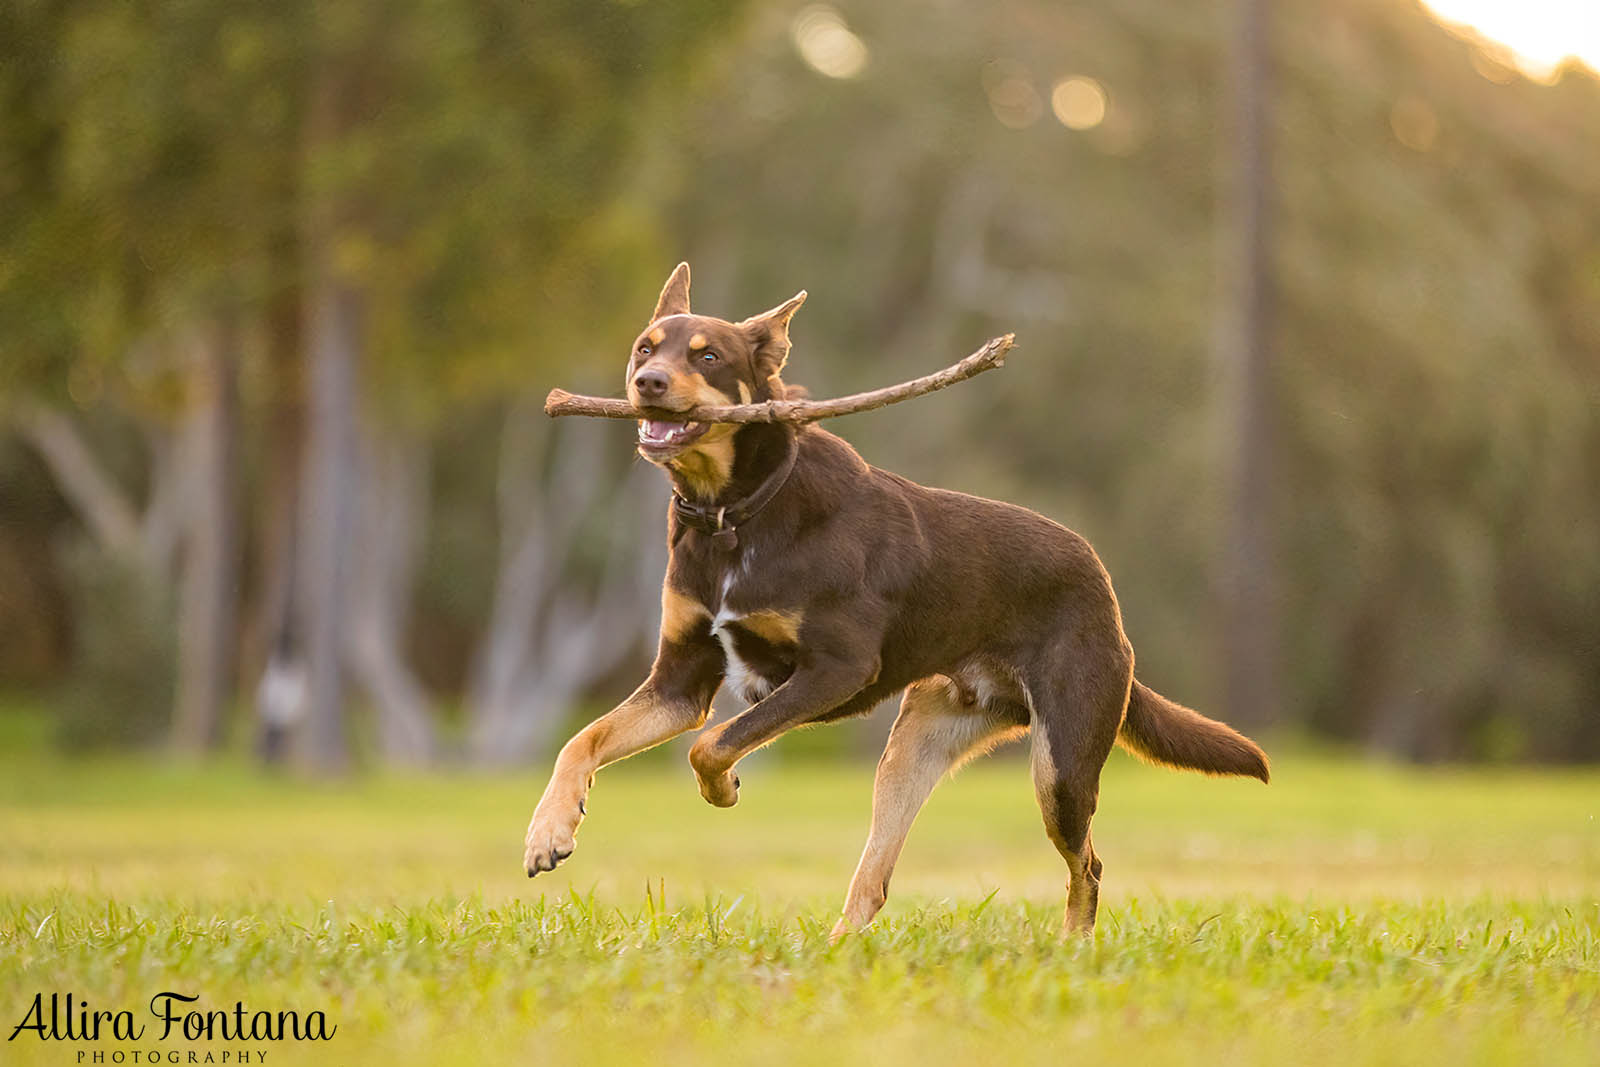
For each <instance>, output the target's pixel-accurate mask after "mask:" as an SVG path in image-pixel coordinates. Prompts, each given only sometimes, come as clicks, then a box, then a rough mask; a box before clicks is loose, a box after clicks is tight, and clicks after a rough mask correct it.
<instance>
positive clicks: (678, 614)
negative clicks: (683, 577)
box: [661, 585, 711, 641]
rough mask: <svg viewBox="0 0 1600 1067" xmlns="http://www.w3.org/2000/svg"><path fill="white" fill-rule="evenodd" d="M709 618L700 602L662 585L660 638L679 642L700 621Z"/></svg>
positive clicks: (708, 612) (707, 611)
mask: <svg viewBox="0 0 1600 1067" xmlns="http://www.w3.org/2000/svg"><path fill="white" fill-rule="evenodd" d="M710 618H711V612H710V610H709V609H707V608H706V606H705V605H704V604H702V603H700V601H698V600H696V599H694V598H693V597H691V596H688V595H686V594H684V593H680V592H678V591H677V590H676V589H674V588H672V586H670V585H662V587H661V636H663V637H665V638H666V639H667V640H669V641H677V640H681V639H682V638H683V637H684V636H685V635H687V634H688V633H689V632H690V631H691V630H693V629H694V628H695V627H696V626H697V625H699V623H700V621H701V620H702V619H710Z"/></svg>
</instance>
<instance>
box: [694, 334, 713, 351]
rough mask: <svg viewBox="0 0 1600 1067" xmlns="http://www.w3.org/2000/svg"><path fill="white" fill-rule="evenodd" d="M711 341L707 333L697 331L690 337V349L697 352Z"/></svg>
mask: <svg viewBox="0 0 1600 1067" xmlns="http://www.w3.org/2000/svg"><path fill="white" fill-rule="evenodd" d="M710 343H711V342H709V341H707V340H706V335H705V334H703V333H697V334H695V335H694V336H693V337H691V338H689V350H690V351H691V352H697V351H699V350H700V349H702V348H704V347H705V346H706V345H708V344H710Z"/></svg>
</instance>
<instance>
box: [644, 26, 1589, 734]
mask: <svg viewBox="0 0 1600 1067" xmlns="http://www.w3.org/2000/svg"><path fill="white" fill-rule="evenodd" d="M840 7H841V9H842V11H843V13H844V17H845V18H846V19H847V20H848V21H849V23H850V25H851V26H852V27H853V29H854V30H855V31H856V32H857V33H859V34H860V35H861V38H862V40H863V41H864V42H865V44H866V46H867V47H868V48H869V49H870V61H869V62H868V64H867V66H866V67H865V68H864V70H863V71H862V73H861V75H860V76H859V77H858V78H856V79H854V80H834V79H828V78H822V77H819V76H818V75H817V73H816V72H814V71H812V70H810V69H808V67H807V66H806V65H805V63H804V62H802V59H801V56H800V55H799V53H798V52H797V49H796V48H795V45H794V40H793V38H794V37H795V36H796V35H797V34H799V33H800V32H801V23H799V22H791V21H790V20H789V19H787V18H785V17H782V16H783V9H782V8H781V7H779V6H776V5H774V6H772V7H769V8H768V9H766V17H765V18H763V19H761V20H758V21H754V22H752V24H751V26H750V28H749V29H748V31H747V33H746V36H745V37H744V38H743V40H742V41H741V44H740V47H739V49H738V50H737V52H736V53H735V54H736V56H737V59H730V60H729V61H728V62H727V64H726V65H724V66H722V67H719V68H717V71H716V77H715V78H714V79H713V80H711V81H710V82H709V83H708V86H707V90H706V92H705V93H704V94H703V96H702V97H701V98H700V99H698V100H697V101H696V102H695V104H694V106H692V107H686V108H684V109H683V110H682V112H681V113H680V114H679V115H678V116H677V118H676V122H675V123H674V124H673V125H672V126H671V127H670V129H669V130H668V131H667V133H666V134H665V135H664V136H663V137H662V138H661V139H660V140H659V141H658V143H657V146H656V147H657V157H656V158H657V159H658V161H659V162H657V163H656V164H655V165H656V166H658V167H660V168H662V169H663V170H664V171H665V173H667V174H671V175H675V176H676V177H677V183H676V184H674V185H670V186H665V187H662V188H661V190H660V193H659V196H660V203H661V210H662V211H663V213H664V214H665V215H666V216H667V217H669V218H674V219H676V220H678V228H677V232H678V233H679V234H680V240H681V243H682V246H683V247H685V248H687V249H688V250H689V253H690V254H691V255H692V256H693V257H694V258H695V259H696V260H697V263H699V264H704V266H701V268H700V270H699V272H698V273H697V275H696V277H697V280H700V279H706V280H707V281H708V282H709V284H710V285H713V286H720V290H714V291H717V293H718V299H717V300H716V302H715V303H713V304H709V305H707V306H709V307H711V308H712V309H713V310H726V311H728V312H729V313H731V314H735V315H739V314H744V313H747V312H749V311H752V310H754V309H757V308H761V307H765V306H768V305H770V304H771V303H773V302H774V301H775V300H777V299H780V298H781V297H782V296H784V295H786V294H787V293H789V292H790V291H792V290H793V289H794V288H796V287H797V286H801V285H804V286H807V287H809V289H810V292H811V300H810V301H809V302H808V303H807V305H806V308H805V310H804V311H803V312H802V314H801V315H800V316H799V318H798V319H797V321H796V326H795V333H796V345H795V351H794V354H793V357H792V359H791V364H790V366H791V370H790V375H789V376H790V377H791V378H792V379H794V380H797V381H801V382H804V383H806V384H808V385H810V386H812V387H813V388H814V390H816V391H817V392H818V393H819V394H820V395H829V394H832V393H834V392H837V391H845V390H847V389H853V388H857V387H860V386H864V385H868V384H879V383H883V382H888V381H892V380H895V379H897V378H900V377H905V376H907V375H908V374H910V373H914V370H913V368H915V369H917V370H920V369H925V368H928V367H932V366H936V365H938V364H939V363H940V362H941V361H942V359H943V358H944V357H946V356H947V355H949V354H952V353H959V352H961V351H965V350H966V349H967V348H968V347H969V346H970V343H971V342H973V341H975V340H977V339H981V338H983V337H986V336H989V335H991V334H993V333H996V332H999V331H1001V330H1015V331H1017V334H1018V340H1019V351H1018V352H1017V354H1016V356H1015V357H1014V358H1013V359H1012V360H1011V361H1010V363H1009V365H1008V369H1007V371H1006V373H1005V375H1003V376H999V377H996V378H993V379H986V380H984V381H983V382H982V383H980V384H979V385H977V386H975V387H971V388H966V389H962V390H955V391H952V392H950V393H948V394H945V395H943V396H940V397H934V398H930V399H927V400H923V401H919V402H918V406H917V410H916V411H915V412H913V411H911V410H909V409H905V410H901V411H898V412H885V413H882V414H880V415H877V416H874V417H873V418H872V419H870V420H846V421H844V422H843V423H841V424H840V428H841V430H842V431H843V432H844V433H845V434H846V435H847V436H849V437H851V438H852V439H853V440H855V441H857V442H858V443H860V444H861V446H862V447H863V449H864V451H865V452H866V454H867V456H868V458H869V459H872V460H873V461H874V462H879V463H881V464H883V465H885V466H889V467H891V468H893V469H895V470H898V471H901V472H902V473H905V474H908V475H910V476H912V477H916V478H919V479H922V480H927V481H931V482H933V483H935V484H943V485H947V486H950V487H952V488H959V489H965V490H968V491H971V492H977V493H982V494H984V495H989V496H1001V497H1005V498H1008V499H1015V500H1018V501H1020V502H1023V503H1028V504H1032V505H1034V506H1036V507H1038V508H1040V509H1041V510H1043V511H1045V512H1046V513H1047V514H1050V515H1051V516H1052V517H1055V518H1058V519H1060V520H1061V521H1063V522H1065V523H1066V524H1068V525H1070V526H1072V527H1074V528H1076V529H1079V530H1080V531H1082V532H1084V533H1085V534H1087V535H1088V536H1089V537H1090V540H1091V541H1093V542H1094V543H1095V545H1096V547H1097V548H1098V549H1099V550H1100V552H1101V553H1102V554H1103V556H1104V557H1105V559H1106V561H1107V563H1108V566H1109V567H1110V570H1111V573H1112V577H1113V579H1114V580H1115V582H1116V584H1117V589H1118V593H1119V596H1120V597H1121V600H1122V604H1123V609H1124V614H1125V617H1126V619H1127V623H1128V626H1129V631H1130V635H1131V636H1132V639H1133V643H1134V647H1135V649H1136V650H1137V651H1138V653H1139V656H1140V664H1141V670H1142V671H1144V672H1146V673H1147V676H1148V677H1150V678H1152V679H1154V680H1156V681H1157V682H1158V687H1159V688H1161V689H1163V690H1164V691H1169V692H1175V693H1179V694H1181V695H1183V697H1184V699H1186V700H1188V701H1190V702H1192V703H1194V704H1196V705H1197V706H1200V707H1205V708H1210V709H1212V710H1213V711H1214V712H1215V713H1217V714H1219V715H1221V716H1223V717H1227V714H1228V709H1226V708H1225V707H1222V706H1221V703H1220V700H1219V693H1220V671H1219V666H1218V664H1219V663H1220V660H1221V656H1220V651H1221V649H1220V644H1219V641H1218V635H1219V633H1220V628H1219V627H1217V626H1215V625H1210V624H1209V623H1210V620H1213V619H1215V618H1216V610H1215V608H1216V605H1215V590H1216V586H1217V582H1218V580H1219V577H1220V575H1219V574H1218V573H1217V567H1218V561H1220V560H1221V559H1222V558H1223V555H1224V554H1223V553H1222V551H1221V546H1220V538H1221V537H1222V536H1223V535H1224V534H1223V531H1224V529H1225V528H1226V527H1225V523H1224V522H1223V508H1224V506H1225V504H1224V501H1225V499H1226V494H1225V492H1224V489H1225V483H1224V480H1223V478H1222V475H1221V463H1222V461H1223V458H1224V456H1225V454H1226V453H1225V451H1224V449H1223V447H1222V445H1221V442H1222V440H1223V439H1224V438H1225V437H1226V434H1227V432H1228V431H1227V427H1226V426H1224V425H1223V424H1222V423H1221V422H1220V421H1219V420H1220V418H1221V416H1220V414H1219V390H1218V389H1217V383H1218V381H1219V380H1220V376H1221V375H1222V374H1223V373H1225V371H1224V370H1223V368H1222V367H1221V366H1220V365H1219V363H1218V362H1217V359H1216V356H1215V355H1214V352H1213V338H1214V336H1215V332H1216V328H1215V325H1214V317H1215V315H1214V311H1213V308H1214V305H1215V300H1216V296H1217V293H1216V288H1217V283H1216V281H1215V279H1214V274H1215V264H1216V240H1215V237H1214V232H1215V225H1216V222H1217V213H1216V209H1215V204H1216V202H1217V199H1218V197H1219V187H1220V183H1219V174H1220V168H1221V167H1222V166H1225V165H1226V161H1225V159H1224V158H1223V157H1222V155H1221V152H1220V149H1219V147H1218V146H1219V133H1220V132H1221V131H1220V128H1219V123H1220V121H1221V119H1220V116H1222V115H1224V114H1225V112H1226V109H1225V106H1224V104H1225V98H1224V92H1225V89H1226V84H1227V82H1226V77H1225V73H1226V62H1227V57H1226V54H1225V50H1224V37H1223V34H1224V31H1225V28H1226V25H1227V22H1226V20H1225V19H1224V18H1223V17H1222V16H1221V14H1220V10H1219V5H1213V4H1208V5H1188V6H1185V5H1173V4H1154V3H1133V4H1071V5H1063V4H1041V3H1035V2H1031V0H1011V2H1007V3H1002V4H991V5H984V6H983V7H964V6H961V5H945V6H943V7H940V8H938V9H937V10H935V11H930V12H928V13H927V14H926V16H925V17H923V18H919V19H916V20H905V19H901V18H899V17H897V16H896V15H894V14H893V13H891V12H890V11H888V10H887V9H882V8H880V7H875V6H873V5H869V4H860V3H857V4H843V5H840ZM1274 11H1275V15H1274V18H1275V26H1276V33H1275V36H1274V42H1273V43H1274V49H1275V53H1276V56H1277V62H1276V64H1275V66H1276V75H1275V78H1274V82H1275V86H1276V89H1275V96H1274V100H1273V104H1272V114H1273V116H1274V122H1275V136H1274V141H1275V157H1274V166H1275V172H1274V180H1275V185H1276V195H1275V197H1274V206H1275V208H1276V217H1277V235H1276V242H1275V244H1276V250H1275V255H1276V264H1277V273H1278V277H1277V287H1278V290H1279V295H1280V306H1279V315H1278V318H1279V323H1278V330H1277V347H1276V353H1277V354H1276V363H1277V379H1276V383H1275V385H1276V391H1277V406H1278V411H1277V426H1276V428H1275V429H1276V437H1277V441H1278V453H1279V454H1278V457H1277V459H1276V466H1277V470H1278V486H1277V489H1278V493H1277V497H1278V504H1279V522H1278V531H1279V532H1278V542H1279V552H1280V556H1281V559H1282V562H1283V576H1282V581H1281V591H1280V592H1281V596H1282V600H1283V604H1282V608H1283V612H1282V615H1283V623H1284V627H1285V632H1284V634H1283V640H1282V645H1283V668H1284V674H1285V696H1286V703H1285V706H1284V707H1283V709H1282V711H1281V715H1282V718H1283V720H1284V721H1286V722H1296V723H1307V724H1309V725H1311V726H1312V727H1313V728H1315V729H1317V730H1318V731H1321V732H1324V733H1326V734H1329V735H1332V736H1336V737H1344V738H1352V739H1360V740H1362V741H1364V742H1366V743H1369V744H1371V745H1373V746H1374V747H1375V748H1379V749H1382V750H1386V751H1390V752H1394V753H1397V754H1401V755H1404V756H1406V757H1408V758H1417V759H1424V760H1432V759H1447V758H1463V757H1470V758H1487V759H1495V758H1529V757H1534V758H1540V759H1551V760H1553V759H1570V758H1590V759H1592V758H1594V757H1595V756H1597V755H1600V718H1597V717H1596V716H1595V715H1594V714H1593V711H1592V709H1593V708H1594V707H1595V706H1596V703H1597V701H1600V653H1597V650H1600V629H1597V626H1600V610H1597V602H1596V599H1595V596H1596V590H1597V589H1600V570H1597V567H1600V557H1597V556H1596V554H1595V553H1594V552H1593V551H1591V550H1590V548H1589V547H1587V546H1592V544H1593V543H1594V542H1595V541H1596V538H1597V537H1600V466H1597V464H1600V436H1597V433H1600V420H1597V419H1596V418H1595V411H1596V398H1597V396H1600V334H1597V333H1596V331H1595V329H1594V315H1593V311H1592V309H1593V307H1594V305H1595V299H1596V298H1597V296H1600V290H1597V289H1596V285H1597V284H1600V283H1597V281H1596V279H1600V212H1597V211H1596V210H1595V202H1594V196H1593V189H1594V188H1595V187H1596V184H1597V183H1600V153H1597V151H1596V150H1595V147H1594V146H1596V145H1600V80H1597V79H1596V77H1595V76H1594V75H1593V74H1591V73H1588V72H1586V71H1583V70H1581V69H1572V70H1570V71H1568V72H1567V73H1566V75H1565V77H1563V78H1562V79H1561V80H1560V82H1559V83H1558V84H1556V85H1553V86H1546V85H1542V84H1536V83H1533V82H1529V81H1526V80H1524V79H1522V78H1521V77H1519V76H1518V75H1516V74H1515V73H1514V72H1513V71H1511V70H1509V69H1506V68H1505V67H1503V66H1501V65H1500V64H1499V62H1498V61H1497V60H1495V59H1494V58H1492V57H1490V56H1487V55H1484V54H1480V53H1479V52H1478V50H1477V48H1476V46H1474V45H1473V44H1471V43H1469V42H1465V41H1461V40H1457V39H1453V38H1451V37H1450V36H1449V34H1448V33H1447V32H1446V31H1445V30H1443V29H1442V28H1441V27H1440V26H1439V25H1438V24H1436V23H1435V22H1433V21H1432V20H1431V19H1430V18H1429V17H1428V16H1427V15H1426V14H1425V13H1424V12H1423V11H1421V10H1420V9H1418V8H1417V7H1416V6H1415V5H1408V4H1396V3H1392V2H1389V0H1370V2H1364V3H1358V4H1344V5H1333V6H1330V5H1325V4H1311V3H1295V4H1289V5H1278V6H1276V7H1275V9H1274ZM1069 76H1076V77H1088V78H1092V79H1094V80H1095V81H1096V82H1097V83H1098V84H1100V85H1101V86H1102V87H1103V89H1104V92H1105V94H1106V110H1105V115H1104V120H1103V121H1102V122H1100V123H1099V124H1098V125H1095V126H1093V127H1092V128H1089V129H1085V130H1081V131H1080V130H1073V129H1069V128H1066V127H1065V126H1064V125H1063V124H1062V123H1060V122H1057V121H1056V120H1055V118H1054V117H1053V116H1052V114H1051V103H1050V99H1051V94H1052V90H1053V86H1055V85H1056V84H1057V83H1058V81H1059V80H1060V79H1065V78H1067V77H1069ZM684 144H693V145H695V146H696V150H695V152H694V154H693V157H692V160H693V165H692V166H691V165H689V164H688V163H687V162H686V161H684V160H683V158H682V156H683V154H682V152H681V147H680V146H682V145H684ZM708 172H714V173H715V174H716V175H717V181H716V182H709V181H704V180H702V179H703V177H704V175H705V174H706V173H708ZM730 186H732V187H736V188H738V189H740V190H741V191H742V193H741V195H740V197H739V198H738V199H737V200H736V201H735V202H733V203H730V202H729V200H728V198H727V196H726V195H725V194H724V193H723V190H725V189H726V188H728V187H730ZM717 277H720V278H722V279H724V280H722V281H712V280H711V279H713V278H717Z"/></svg>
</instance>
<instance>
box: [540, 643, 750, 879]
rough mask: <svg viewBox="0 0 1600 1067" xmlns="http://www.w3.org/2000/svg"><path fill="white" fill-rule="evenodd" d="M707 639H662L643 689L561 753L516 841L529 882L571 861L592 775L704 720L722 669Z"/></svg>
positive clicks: (719, 655) (716, 648) (717, 653)
mask: <svg viewBox="0 0 1600 1067" xmlns="http://www.w3.org/2000/svg"><path fill="white" fill-rule="evenodd" d="M706 637H707V639H704V640H698V641H690V642H684V643H676V642H670V641H666V640H663V641H662V644H661V650H660V651H659V652H658V653H657V655H656V662H655V666H654V667H653V668H651V671H650V677H649V678H648V679H646V680H645V683H644V684H643V685H641V686H640V687H639V688H638V689H636V690H634V692H633V695H632V696H630V697H629V698H628V699H627V700H624V701H623V702H622V703H621V704H618V705H617V706H616V707H615V708H613V709H612V710H611V711H609V712H607V713H606V714H604V715H602V716H600V718H598V719H596V720H595V721H594V722H592V723H590V724H589V725H588V726H585V727H584V728H583V729H582V730H580V731H578V733H577V735H576V736H574V737H573V738H572V740H571V741H568V742H567V743H566V745H565V746H563V747H562V749H561V754H560V755H559V756H557V757H556V766H555V770H554V771H553V772H552V773H551V775H550V784H549V785H548V786H546V787H545V791H544V796H542V797H541V798H540V799H539V806H538V807H536V808H535V809H534V812H533V820H532V821H531V822H530V823H529V824H528V833H527V836H526V837H525V838H524V840H523V857H522V859H523V867H524V868H525V869H526V870H527V872H528V877H529V878H532V877H533V876H534V875H536V874H538V873H539V872H540V871H553V870H555V869H556V865H557V864H559V863H560V862H561V861H562V860H564V859H566V858H567V857H568V856H570V855H572V851H573V849H574V848H576V847H577V844H576V841H575V838H576V836H577V833H578V824H579V823H581V822H582V821H583V817H584V815H586V814H588V808H587V803H586V802H587V798H588V795H589V787H590V786H591V785H592V784H593V783H594V775H595V772H596V771H598V770H599V769H600V768H601V767H604V766H605V765H606V764H608V763H615V762H616V761H617V760H620V759H625V758H627V757H628V756H631V755H633V754H634V753H636V752H643V751H644V750H645V749H647V748H654V747H655V746H656V745H659V744H661V743H662V742H663V741H667V740H670V739H671V738H674V737H676V736H678V735H679V734H681V733H683V732H684V731H685V730H692V729H694V728H695V727H697V726H699V725H701V724H702V723H704V722H705V721H706V716H707V714H709V712H710V710H711V698H712V697H713V696H714V695H715V694H716V691H717V686H718V685H720V684H721V682H722V671H723V657H722V649H721V647H720V646H718V645H717V643H716V642H715V641H712V640H709V634H707V635H706Z"/></svg>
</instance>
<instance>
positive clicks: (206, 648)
mask: <svg viewBox="0 0 1600 1067" xmlns="http://www.w3.org/2000/svg"><path fill="white" fill-rule="evenodd" d="M236 340H237V339H236V337H235V336H234V334H233V331H232V330H231V329H225V328H214V329H207V330H205V331H204V332H203V333H202V334H201V335H200V336H199V337H197V339H196V341H195V344H194V357H193V368H192V379H191V383H192V384H191V389H192V397H191V401H190V404H191V414H190V422H189V426H188V427H187V430H186V434H185V438H186V441H185V443H186V444H187V448H186V450H185V451H186V457H185V463H186V469H185V472H184V473H185V476H186V477H185V483H186V489H185V492H184V498H185V499H184V508H183V515H184V538H183V543H184V550H183V570H182V573H181V575H180V579H179V597H178V693H177V707H176V709H175V712H174V717H173V730H172V741H173V745H174V747H176V748H177V749H179V750H180V751H183V752H189V753H200V752H205V751H208V750H210V749H213V748H215V747H216V746H217V743H218V742H219V741H220V740H221V738H222V726H223V714H224V710H225V708H226V705H227V702H228V698H229V697H230V695H231V694H232V692H233V683H234V674H235V672H234V647H235V646H234V641H235V632H236V628H237V614H238V613H237V599H238V578H239V575H238V560H237V551H236V550H237V545H236V519H235V456H236V439H237V421H238V403H237V381H236V369H235V351H234V347H235V343H236Z"/></svg>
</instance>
